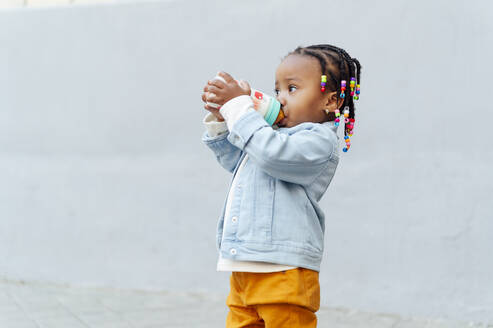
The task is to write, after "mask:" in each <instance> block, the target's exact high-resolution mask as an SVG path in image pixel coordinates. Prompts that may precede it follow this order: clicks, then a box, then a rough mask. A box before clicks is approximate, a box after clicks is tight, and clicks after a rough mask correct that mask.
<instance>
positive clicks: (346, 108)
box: [343, 106, 349, 117]
mask: <svg viewBox="0 0 493 328" xmlns="http://www.w3.org/2000/svg"><path fill="white" fill-rule="evenodd" d="M343 113H344V117H349V106H346V107H344V111H343Z"/></svg>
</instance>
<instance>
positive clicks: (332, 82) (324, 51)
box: [286, 44, 361, 135]
mask: <svg viewBox="0 0 493 328" xmlns="http://www.w3.org/2000/svg"><path fill="white" fill-rule="evenodd" d="M292 54H297V55H302V56H311V57H314V58H316V59H317V60H318V61H319V63H320V66H321V68H322V75H326V76H328V77H329V79H327V90H329V91H330V90H332V91H337V93H338V94H340V93H341V80H346V81H350V80H351V77H356V84H360V74H361V65H360V63H359V61H358V60H357V59H356V58H351V56H349V55H348V53H347V52H346V51H345V50H344V49H341V48H338V47H336V46H333V45H330V44H317V45H311V46H308V47H297V48H296V49H295V50H293V51H292V52H290V53H289V54H287V55H286V57H287V56H289V55H292ZM344 93H345V97H344V101H343V103H342V106H341V107H342V108H344V107H345V106H347V107H348V108H349V118H352V119H354V110H355V108H354V101H353V97H351V96H350V95H349V94H350V90H349V88H347V89H346V90H345V91H344ZM347 132H348V131H347V129H344V135H346V134H347Z"/></svg>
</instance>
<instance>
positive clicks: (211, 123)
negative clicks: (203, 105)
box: [202, 113, 242, 173]
mask: <svg viewBox="0 0 493 328" xmlns="http://www.w3.org/2000/svg"><path fill="white" fill-rule="evenodd" d="M203 123H204V125H205V127H206V131H204V133H203V135H202V142H203V143H204V144H205V145H206V146H208V147H209V148H210V149H211V150H212V151H213V152H214V154H215V155H216V160H217V161H218V162H219V164H221V166H222V167H224V168H225V169H226V170H227V171H229V172H231V173H233V172H234V169H235V167H236V165H237V163H238V160H239V159H240V157H241V153H242V151H241V150H240V149H239V148H238V147H236V146H234V145H232V144H231V143H230V142H229V140H228V139H227V137H228V135H229V131H228V128H227V126H226V122H219V121H217V119H216V118H215V117H214V115H212V114H211V113H208V114H207V115H206V116H205V117H204V120H203Z"/></svg>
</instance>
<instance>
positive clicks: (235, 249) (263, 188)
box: [202, 96, 339, 271]
mask: <svg viewBox="0 0 493 328" xmlns="http://www.w3.org/2000/svg"><path fill="white" fill-rule="evenodd" d="M249 99H250V98H249V97H248V96H240V97H237V98H234V99H233V100H230V101H229V102H228V103H227V104H228V106H229V107H233V106H249V107H251V108H253V103H251V100H250V101H249ZM223 107H226V104H225V106H223ZM336 131H337V127H336V126H335V125H334V122H325V123H322V124H321V123H312V122H305V123H301V124H298V125H296V126H294V127H291V128H279V129H277V130H275V129H273V127H271V126H270V125H269V124H268V123H267V122H266V121H265V120H264V118H263V117H262V116H261V115H260V114H259V113H258V112H256V111H255V110H249V111H248V112H246V113H245V114H243V115H241V117H239V118H238V119H237V120H236V121H235V122H234V125H233V126H232V127H231V128H230V129H229V131H228V132H226V133H223V134H220V135H218V136H215V137H210V136H209V135H208V134H207V131H206V132H204V134H203V135H202V141H203V142H204V143H205V144H206V145H207V146H208V147H209V148H210V149H211V150H212V151H213V152H214V154H215V156H216V159H217V161H218V162H219V164H220V165H221V166H222V167H224V168H225V169H226V170H228V171H229V172H231V173H233V177H234V175H235V174H236V171H237V169H238V166H239V163H241V161H242V160H243V157H244V156H245V155H246V154H248V161H246V162H245V164H244V167H243V168H242V172H241V175H240V176H238V177H237V179H238V187H237V188H236V189H235V191H234V192H235V197H234V198H233V200H232V204H231V208H230V215H229V216H230V217H228V218H225V217H224V213H225V207H226V201H225V203H224V205H223V210H222V214H221V216H220V217H219V220H218V222H217V229H216V248H217V250H218V251H219V252H220V253H221V256H222V257H224V258H228V259H232V260H240V261H264V262H270V263H279V264H286V265H292V266H298V267H304V268H308V269H311V270H316V271H320V263H321V261H322V254H323V249H324V231H325V215H324V213H323V211H322V209H321V208H320V206H319V204H318V202H319V201H320V199H321V198H322V196H323V194H324V193H325V191H326V190H327V187H328V186H329V184H330V182H331V181H332V178H333V177H334V174H335V171H336V168H337V165H338V163H339V147H338V141H339V137H338V136H337V133H336ZM231 181H232V180H231ZM230 186H231V185H230ZM226 199H227V197H226ZM233 217H234V218H235V219H234V220H232V218H233ZM225 219H226V220H230V221H228V225H226V227H227V230H225V231H223V225H224V224H223V223H224V220H225ZM223 234H224V237H223Z"/></svg>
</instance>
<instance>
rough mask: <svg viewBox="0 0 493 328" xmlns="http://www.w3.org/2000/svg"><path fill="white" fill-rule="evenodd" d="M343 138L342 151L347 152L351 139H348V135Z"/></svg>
mask: <svg viewBox="0 0 493 328" xmlns="http://www.w3.org/2000/svg"><path fill="white" fill-rule="evenodd" d="M344 140H345V141H346V147H344V149H343V150H342V151H343V152H347V151H348V150H349V147H351V140H349V137H348V136H344Z"/></svg>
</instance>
